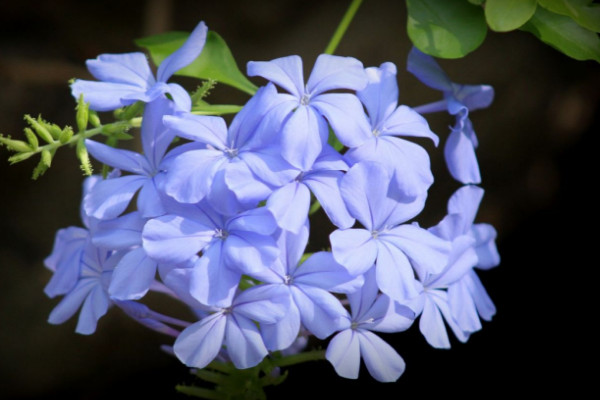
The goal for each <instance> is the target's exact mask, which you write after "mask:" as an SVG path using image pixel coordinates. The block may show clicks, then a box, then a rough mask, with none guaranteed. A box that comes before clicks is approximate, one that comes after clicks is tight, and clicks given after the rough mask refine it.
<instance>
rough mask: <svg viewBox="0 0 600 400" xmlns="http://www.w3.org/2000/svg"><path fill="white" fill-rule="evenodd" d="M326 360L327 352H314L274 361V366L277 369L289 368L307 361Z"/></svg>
mask: <svg viewBox="0 0 600 400" xmlns="http://www.w3.org/2000/svg"><path fill="white" fill-rule="evenodd" d="M323 359H325V350H313V351H307V352H306V353H298V354H292V355H290V356H285V357H281V358H278V359H275V360H273V365H275V366H277V367H288V366H290V365H294V364H300V363H303V362H307V361H316V360H323Z"/></svg>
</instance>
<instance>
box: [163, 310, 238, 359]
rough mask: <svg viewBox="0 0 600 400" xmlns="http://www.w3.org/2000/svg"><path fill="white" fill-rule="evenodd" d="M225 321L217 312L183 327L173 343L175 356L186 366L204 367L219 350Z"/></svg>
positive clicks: (223, 334)
mask: <svg viewBox="0 0 600 400" xmlns="http://www.w3.org/2000/svg"><path fill="white" fill-rule="evenodd" d="M226 321H227V318H226V317H225V316H223V314H221V313H217V314H213V315H211V316H209V317H206V318H204V319H202V320H201V321H200V322H196V323H195V324H193V325H190V326H189V327H187V328H185V329H184V330H183V332H181V333H180V334H179V336H178V337H177V340H176V341H175V344H174V345H173V351H174V352H175V355H176V356H177V358H178V359H179V360H180V361H181V362H182V363H184V364H185V365H187V366H188V367H195V368H204V367H206V366H207V365H208V364H209V363H210V362H211V361H212V360H214V359H215V357H216V356H217V354H219V352H220V351H221V347H222V345H223V339H224V337H225V325H226Z"/></svg>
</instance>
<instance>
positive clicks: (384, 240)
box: [329, 161, 450, 301]
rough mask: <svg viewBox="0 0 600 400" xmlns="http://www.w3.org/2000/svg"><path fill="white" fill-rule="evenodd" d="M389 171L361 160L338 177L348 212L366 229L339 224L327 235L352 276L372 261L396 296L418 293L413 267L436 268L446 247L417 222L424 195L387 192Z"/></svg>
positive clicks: (443, 258) (403, 297)
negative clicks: (408, 197)
mask: <svg viewBox="0 0 600 400" xmlns="http://www.w3.org/2000/svg"><path fill="white" fill-rule="evenodd" d="M391 181H392V176H391V174H390V172H389V171H388V170H387V169H386V168H385V166H384V165H383V164H380V163H375V162H366V161H364V162H360V163H358V164H356V165H354V166H353V167H352V168H351V169H350V170H349V171H348V173H346V176H344V178H343V179H342V183H341V187H340V190H341V192H342V197H343V198H344V201H345V202H346V206H347V207H348V210H349V212H350V215H352V216H353V217H355V218H356V219H357V220H358V221H359V222H360V223H361V224H362V225H363V226H364V228H355V229H338V230H336V231H334V232H333V233H332V234H331V235H330V236H329V238H330V241H331V250H332V252H333V257H334V258H335V260H336V261H337V262H338V263H340V264H342V265H343V266H344V267H346V268H347V269H348V271H349V272H350V273H351V274H352V275H359V274H362V273H365V272H366V271H367V270H369V269H371V268H372V267H373V266H375V270H376V280H377V285H378V286H379V289H380V290H381V291H382V292H383V293H385V294H387V295H388V296H390V297H391V298H392V299H394V300H396V301H406V300H408V299H411V298H414V297H416V296H417V295H418V294H419V284H418V282H417V280H416V279H415V271H416V272H417V273H418V272H419V271H428V272H430V273H438V272H440V271H441V270H442V269H443V268H444V267H445V265H446V263H447V260H448V253H449V250H450V248H449V247H450V246H449V244H448V242H447V241H445V240H443V239H440V238H438V237H436V236H435V235H433V234H432V233H430V232H427V231H426V230H425V229H422V228H420V227H419V226H417V225H415V224H402V223H403V222H406V221H407V220H409V219H411V218H413V217H414V216H416V215H417V214H418V213H419V212H420V211H421V209H422V208H423V204H424V202H425V198H424V196H421V197H420V198H417V200H414V201H412V202H404V203H403V202H400V201H398V200H396V199H394V198H391V197H388V192H389V189H390V183H391Z"/></svg>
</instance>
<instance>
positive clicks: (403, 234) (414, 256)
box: [380, 224, 451, 276]
mask: <svg viewBox="0 0 600 400" xmlns="http://www.w3.org/2000/svg"><path fill="white" fill-rule="evenodd" d="M380 238H381V240H382V241H383V240H385V241H386V242H388V243H391V244H392V245H393V246H395V247H397V248H399V249H400V250H402V251H403V252H404V254H406V256H407V257H408V258H409V259H410V261H411V263H412V264H413V267H414V268H415V269H416V270H419V269H421V270H423V271H424V272H427V273H430V274H439V273H440V272H442V271H443V270H444V268H445V267H446V265H447V264H448V256H449V254H450V249H451V244H450V243H449V242H448V241H446V240H444V239H441V238H439V237H437V236H435V235H434V234H432V233H431V232H428V231H427V230H425V229H423V228H420V227H419V226H417V225H415V224H411V225H408V224H406V225H401V226H398V227H396V228H394V229H391V230H390V231H389V232H386V233H385V234H382V235H381V236H380ZM423 275H424V274H423V273H421V272H419V276H423Z"/></svg>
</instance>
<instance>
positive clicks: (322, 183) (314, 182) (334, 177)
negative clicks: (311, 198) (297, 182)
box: [302, 170, 355, 229]
mask: <svg viewBox="0 0 600 400" xmlns="http://www.w3.org/2000/svg"><path fill="white" fill-rule="evenodd" d="M343 176H344V173H343V172H342V171H325V170H322V171H318V172H314V173H310V174H307V175H306V176H305V178H304V179H303V180H302V182H303V183H304V184H305V185H306V186H308V188H309V189H310V190H311V192H312V193H313V194H314V195H315V197H316V198H317V200H318V201H319V203H320V204H321V206H322V207H323V211H325V214H327V216H328V217H329V220H330V221H331V222H332V223H333V224H334V225H335V226H337V227H338V228H341V229H346V228H350V227H351V226H352V225H354V222H355V220H354V218H352V216H351V215H350V213H349V212H348V209H347V208H346V204H345V203H344V199H343V198H342V194H341V192H340V186H339V185H340V182H341V179H342V177H343Z"/></svg>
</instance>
